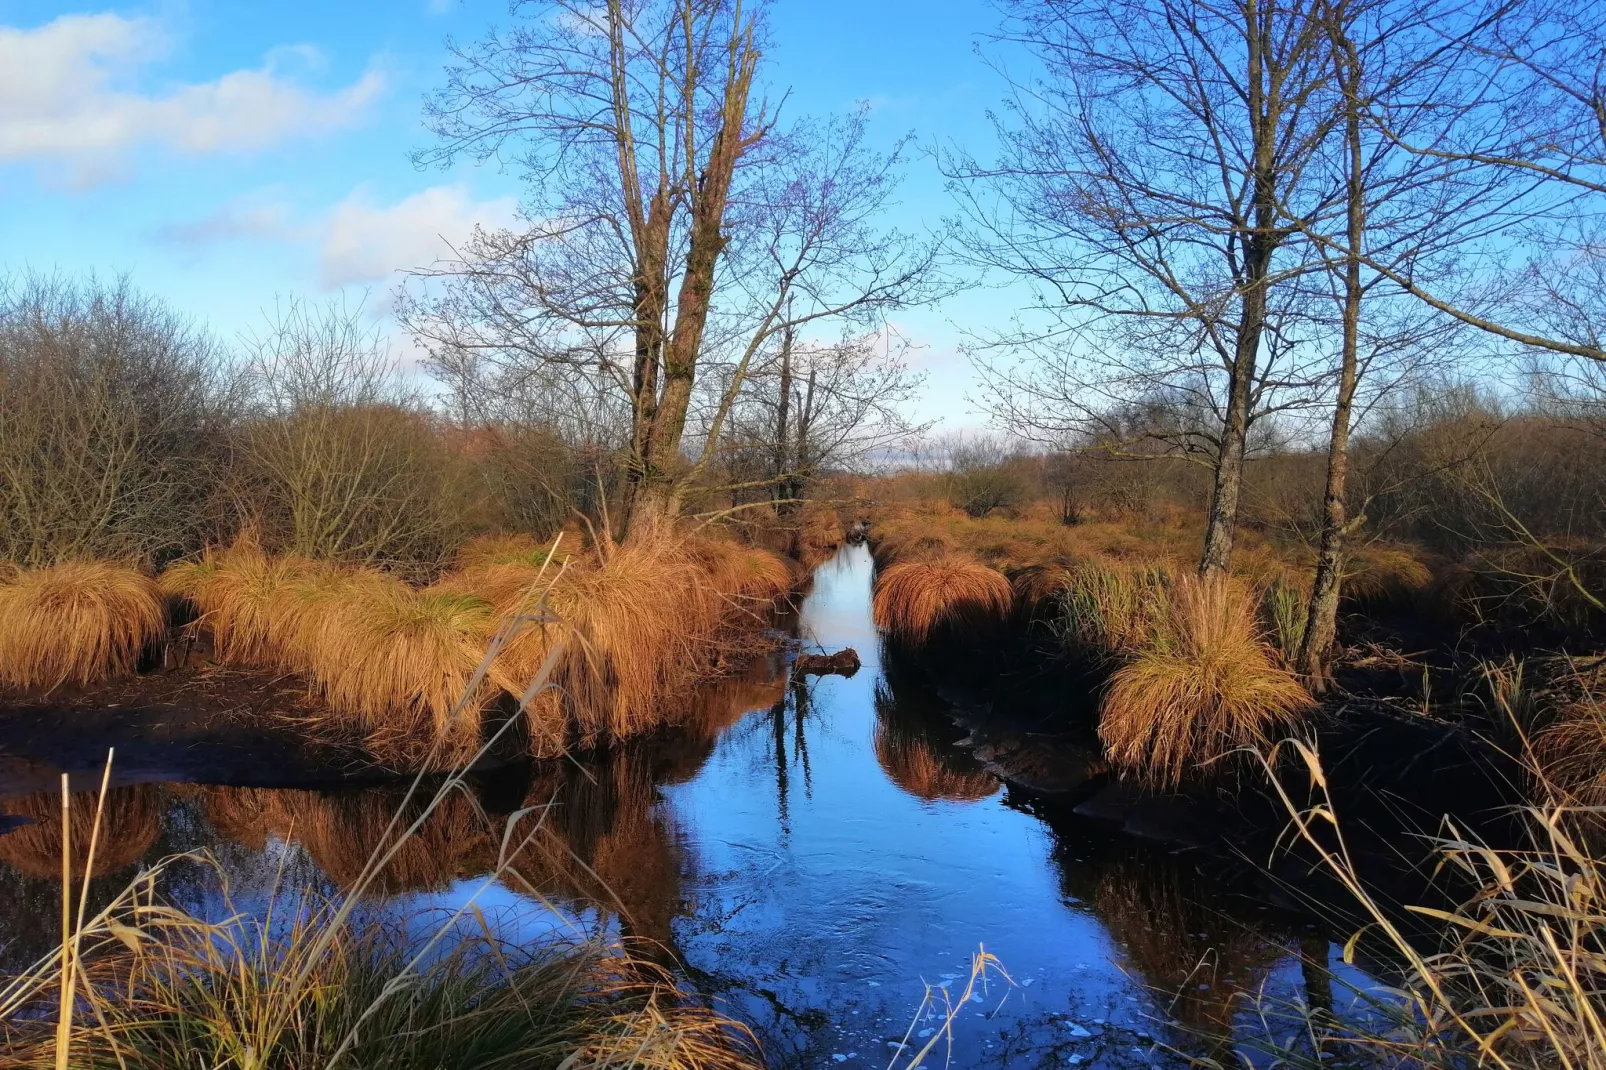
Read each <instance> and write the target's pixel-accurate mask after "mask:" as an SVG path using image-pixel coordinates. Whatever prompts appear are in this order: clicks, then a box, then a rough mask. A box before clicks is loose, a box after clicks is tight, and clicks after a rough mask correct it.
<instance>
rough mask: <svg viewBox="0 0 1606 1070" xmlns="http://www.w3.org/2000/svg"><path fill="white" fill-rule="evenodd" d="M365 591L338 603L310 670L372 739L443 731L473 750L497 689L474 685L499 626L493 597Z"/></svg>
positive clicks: (329, 698) (396, 738)
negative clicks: (481, 717) (361, 595)
mask: <svg viewBox="0 0 1606 1070" xmlns="http://www.w3.org/2000/svg"><path fill="white" fill-rule="evenodd" d="M365 593H366V594H367V597H364V598H360V599H358V600H355V601H354V602H353V603H352V604H350V605H347V606H343V607H341V608H340V609H338V610H336V611H334V612H336V613H337V616H338V626H337V627H331V628H328V629H326V630H325V632H324V634H323V635H322V637H321V641H320V642H319V643H318V644H317V645H316V646H314V647H313V648H312V651H311V654H312V656H311V659H310V662H309V665H308V668H309V670H310V673H311V676H312V678H313V679H314V680H316V681H317V684H318V688H319V690H320V691H321V692H322V694H323V696H324V698H325V699H326V700H327V701H328V703H329V705H330V706H331V707H332V708H334V709H336V710H339V711H341V712H342V713H345V714H347V715H349V716H352V717H355V718H357V719H358V720H359V721H361V722H362V723H363V724H364V725H365V726H367V727H368V728H369V730H370V738H369V742H370V745H371V746H373V745H375V744H382V743H383V742H385V741H392V742H393V743H401V742H403V741H405V740H407V739H418V738H426V739H427V738H435V737H443V738H447V739H450V740H453V741H455V742H456V743H457V744H458V747H457V748H456V749H457V750H461V749H462V748H464V747H466V748H467V750H468V751H470V752H472V751H473V749H474V748H475V747H476V746H477V744H478V742H479V715H480V713H481V711H482V710H483V708H484V706H485V704H486V703H487V702H488V701H490V699H491V698H492V697H493V696H492V692H491V689H490V688H488V687H481V688H479V689H477V690H473V691H471V690H470V681H471V678H472V677H473V676H474V672H475V669H476V668H477V667H478V665H479V663H480V661H481V659H483V658H484V656H485V652H486V648H487V646H488V644H489V642H490V638H491V634H492V632H493V630H494V624H495V621H494V617H493V615H492V612H491V605H490V603H489V602H486V601H485V600H484V599H481V598H476V597H474V596H472V595H460V594H452V593H448V592H441V591H427V590H426V591H416V590H413V589H412V588H410V587H407V586H406V585H405V584H401V583H397V584H396V585H395V586H393V587H390V588H389V589H386V588H383V587H376V588H374V589H372V590H371V591H368V592H365ZM381 749H385V750H389V749H393V746H382V747H381ZM449 757H451V756H450V755H449Z"/></svg>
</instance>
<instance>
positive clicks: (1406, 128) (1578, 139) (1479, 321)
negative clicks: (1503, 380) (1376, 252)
mask: <svg viewBox="0 0 1606 1070" xmlns="http://www.w3.org/2000/svg"><path fill="white" fill-rule="evenodd" d="M1402 6H1403V5H1402ZM1408 10H1409V11H1410V15H1409V16H1408V17H1412V18H1414V19H1416V20H1417V21H1420V22H1422V23H1423V24H1424V25H1427V26H1428V27H1430V28H1431V30H1432V31H1433V32H1432V35H1431V39H1425V38H1424V39H1420V40H1419V44H1420V46H1421V51H1420V52H1419V54H1418V56H1419V58H1418V63H1419V64H1421V65H1423V66H1426V67H1430V68H1431V70H1432V71H1433V72H1434V74H1435V77H1432V78H1425V77H1420V78H1413V79H1410V80H1407V81H1402V82H1399V83H1396V84H1394V85H1392V86H1390V87H1388V92H1386V93H1380V94H1378V95H1377V97H1376V98H1375V100H1374V102H1373V103H1372V104H1371V105H1369V106H1368V107H1367V108H1366V109H1365V121H1366V122H1367V123H1368V124H1370V125H1372V126H1373V127H1375V128H1376V130H1377V131H1378V132H1380V133H1381V135H1382V136H1384V137H1386V138H1388V139H1390V140H1391V141H1392V142H1394V143H1395V144H1396V145H1397V146H1398V147H1399V148H1401V149H1402V150H1404V151H1406V152H1409V153H1412V154H1413V155H1416V156H1418V157H1419V158H1421V159H1422V160H1424V161H1429V162H1431V163H1432V164H1434V165H1436V167H1437V173H1436V177H1442V178H1443V179H1444V180H1446V181H1451V182H1454V181H1457V180H1459V179H1461V178H1462V177H1463V176H1465V175H1467V174H1475V175H1477V176H1478V177H1477V182H1478V183H1479V184H1480V185H1481V186H1482V187H1483V188H1484V189H1485V190H1486V196H1485V198H1484V199H1483V201H1482V202H1481V203H1479V204H1477V205H1475V206H1471V208H1470V210H1469V212H1468V217H1467V219H1466V220H1465V228H1466V233H1465V235H1464V236H1463V244H1464V246H1465V249H1464V253H1463V255H1464V257H1465V258H1466V259H1467V260H1468V261H1470V262H1473V264H1474V266H1475V267H1476V269H1477V273H1478V278H1479V281H1480V283H1481V285H1479V286H1478V287H1475V288H1465V289H1463V290H1462V291H1461V292H1459V293H1456V292H1446V291H1445V290H1444V289H1443V288H1442V287H1441V285H1440V284H1439V283H1440V280H1439V279H1437V278H1436V277H1435V276H1434V275H1432V274H1431V273H1423V272H1419V271H1416V270H1413V266H1412V265H1399V264H1388V263H1382V262H1373V261H1372V259H1371V258H1368V259H1367V266H1368V267H1369V268H1371V269H1372V270H1376V271H1378V272H1380V273H1382V274H1384V275H1385V276H1386V277H1388V278H1389V280H1390V281H1391V282H1393V283H1394V284H1396V285H1397V286H1399V287H1401V288H1402V289H1404V290H1405V291H1406V292H1408V293H1410V294H1411V295H1412V296H1414V297H1416V298H1417V299H1419V300H1421V301H1423V302H1424V303H1426V304H1427V305H1428V306H1429V307H1431V308H1433V309H1435V310H1437V311H1438V312H1440V313H1443V314H1445V315H1447V316H1450V317H1451V318H1453V319H1455V320H1457V321H1458V322H1460V323H1463V324H1466V325H1468V326H1470V327H1474V328H1477V329H1478V330H1480V331H1483V332H1486V333H1487V334H1488V335H1490V336H1491V337H1493V338H1496V339H1499V340H1501V341H1503V342H1507V343H1514V344H1516V345H1517V346H1519V347H1522V348H1524V349H1531V350H1537V351H1540V352H1542V353H1547V354H1554V355H1559V356H1563V357H1572V358H1582V359H1585V360H1591V361H1606V348H1603V346H1602V336H1603V330H1602V327H1603V324H1606V303H1603V302H1602V300H1601V298H1600V297H1599V290H1598V288H1597V285H1596V284H1597V283H1598V281H1599V278H1600V274H1601V272H1602V270H1603V269H1602V267H1601V261H1602V259H1603V255H1606V254H1603V253H1602V247H1603V241H1602V239H1603V237H1606V233H1603V231H1602V229H1601V220H1602V212H1603V211H1606V10H1603V9H1602V8H1601V6H1600V5H1599V4H1575V3H1569V2H1567V0H1465V2H1444V3H1427V2H1423V3H1421V4H1419V5H1415V6H1412V7H1410V8H1409V9H1408ZM1424 114H1427V115H1431V116H1433V121H1430V122H1422V121H1420V119H1421V116H1423V115H1424ZM1474 238H1476V239H1477V240H1476V241H1474V240H1473V239H1474ZM1524 252H1526V253H1527V254H1528V255H1527V256H1526V257H1524V256H1523V255H1522V254H1523V253H1524Z"/></svg>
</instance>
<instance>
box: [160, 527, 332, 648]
mask: <svg viewBox="0 0 1606 1070" xmlns="http://www.w3.org/2000/svg"><path fill="white" fill-rule="evenodd" d="M330 568H331V566H328V565H321V564H319V563H317V562H315V561H311V560H309V559H307V558H301V557H277V556H272V555H269V554H268V553H266V552H265V551H264V550H263V549H262V547H261V545H260V544H259V543H258V541H257V539H256V537H255V536H254V535H253V534H252V533H251V532H250V531H245V532H242V533H241V535H240V536H239V538H237V539H236V540H235V541H234V543H233V545H231V546H229V547H227V548H226V549H221V550H214V549H208V550H207V551H206V553H205V554H204V555H203V556H202V557H201V559H200V560H199V561H181V562H178V563H176V564H174V565H171V566H169V567H168V569H167V570H166V571H165V572H163V573H162V576H161V585H162V589H163V590H164V591H166V592H167V593H168V594H170V595H174V596H176V597H180V598H184V599H187V600H188V601H189V602H190V603H191V604H192V605H194V606H195V608H196V610H197V611H198V612H199V614H200V617H199V619H198V621H197V623H198V624H199V625H200V626H202V627H204V628H205V630H206V631H208V632H209V633H210V634H211V636H212V647H213V651H214V652H215V654H216V655H217V657H218V658H219V659H221V660H223V661H226V662H230V663H232V664H236V665H272V666H276V667H279V668H283V669H290V670H296V669H299V668H301V666H299V665H296V664H294V663H293V662H291V661H289V660H288V659H287V658H286V657H285V653H286V652H285V650H284V649H283V645H282V643H281V637H282V636H283V635H284V634H286V629H289V628H292V627H294V626H295V623H296V622H295V621H293V620H287V619H286V612H287V609H288V608H289V606H288V605H287V602H286V599H285V595H286V593H287V589H288V588H289V587H290V586H291V585H292V584H295V583H297V582H300V581H304V580H307V579H309V578H312V577H315V576H318V575H319V574H320V573H325V572H328V571H329V570H330Z"/></svg>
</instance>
